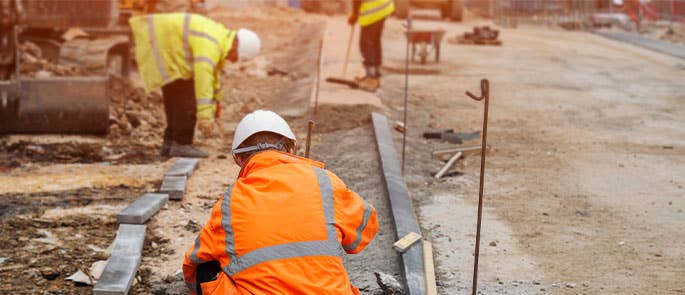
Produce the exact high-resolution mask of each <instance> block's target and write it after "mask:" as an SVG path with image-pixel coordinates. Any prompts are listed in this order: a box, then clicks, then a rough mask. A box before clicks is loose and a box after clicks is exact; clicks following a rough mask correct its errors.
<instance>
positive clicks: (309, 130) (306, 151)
mask: <svg viewBox="0 0 685 295" xmlns="http://www.w3.org/2000/svg"><path fill="white" fill-rule="evenodd" d="M313 127H314V121H312V120H309V121H308V122H307V145H306V146H305V149H304V157H305V158H309V149H310V148H311V145H312V128H313Z"/></svg>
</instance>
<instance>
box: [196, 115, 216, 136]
mask: <svg viewBox="0 0 685 295" xmlns="http://www.w3.org/2000/svg"><path fill="white" fill-rule="evenodd" d="M197 129H200V133H202V136H204V137H207V138H209V137H212V135H214V120H211V119H200V120H198V121H197Z"/></svg>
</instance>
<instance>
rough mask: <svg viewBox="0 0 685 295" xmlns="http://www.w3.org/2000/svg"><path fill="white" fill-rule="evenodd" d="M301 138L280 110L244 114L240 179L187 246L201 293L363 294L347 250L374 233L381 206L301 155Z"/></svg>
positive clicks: (191, 282)
mask: <svg viewBox="0 0 685 295" xmlns="http://www.w3.org/2000/svg"><path fill="white" fill-rule="evenodd" d="M295 143H296V141H295V135H294V134H293V132H292V131H291V130H290V127H289V126H288V123H286V122H285V120H283V118H281V117H280V116H279V115H277V114H276V113H273V112H271V111H262V110H259V111H255V112H253V113H250V114H248V115H247V116H245V117H244V118H243V119H242V120H241V121H240V123H239V124H238V126H237V128H236V131H235V135H234V138H233V145H232V151H233V158H234V160H235V162H236V164H238V165H240V167H242V169H241V170H240V174H239V175H238V179H237V180H236V181H235V183H234V184H233V186H232V187H230V188H229V189H228V190H227V191H226V193H224V194H223V195H222V196H221V197H219V200H218V202H217V203H216V204H215V205H214V207H213V208H212V211H211V216H210V219H209V220H208V221H207V223H206V224H205V226H204V227H203V228H202V231H201V232H200V234H199V236H198V237H197V239H196V240H195V244H194V245H193V246H192V247H190V248H189V249H188V251H187V252H186V254H185V261H184V262H183V274H184V276H185V281H186V284H187V285H188V287H189V288H190V290H191V292H192V293H193V294H205V295H208V294H359V290H358V289H357V288H356V287H354V286H352V284H351V283H350V281H349V278H348V276H347V271H346V270H345V267H344V266H343V256H344V255H345V253H348V254H355V253H359V252H360V251H361V250H363V249H364V248H365V247H366V246H367V245H368V244H369V242H371V240H372V239H373V237H374V236H375V235H376V233H377V232H378V221H377V219H376V209H375V208H374V207H373V206H371V204H369V203H367V202H366V201H364V200H363V199H362V198H361V197H360V196H359V195H357V194H356V193H355V192H353V191H351V190H349V189H348V188H347V187H346V186H345V184H344V183H343V181H342V180H340V179H339V178H338V177H337V176H335V174H333V173H331V172H329V171H328V170H325V169H324V168H323V166H324V165H323V163H320V162H316V161H313V160H309V159H306V158H301V157H298V156H296V155H294V152H295Z"/></svg>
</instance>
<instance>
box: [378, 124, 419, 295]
mask: <svg viewBox="0 0 685 295" xmlns="http://www.w3.org/2000/svg"><path fill="white" fill-rule="evenodd" d="M371 120H372V121H373V129H374V132H375V134H376V143H377V146H378V153H379V155H380V158H381V168H382V170H383V179H384V181H385V188H386V191H387V193H388V198H389V199H390V205H391V207H392V216H393V219H394V222H395V233H396V237H397V238H398V239H399V237H404V236H405V235H407V234H409V233H410V232H415V233H421V228H419V223H418V221H417V219H416V214H415V213H414V206H413V205H412V201H411V197H410V196H409V191H408V190H407V184H406V183H405V181H404V177H403V176H402V165H401V162H400V159H399V157H398V155H397V150H396V149H395V144H394V142H393V139H392V134H391V132H390V127H389V125H388V119H387V118H386V117H385V116H383V115H381V114H378V113H372V114H371ZM402 268H403V271H404V278H405V282H406V284H407V288H406V290H407V294H425V292H426V282H425V279H424V261H423V245H422V244H421V243H416V244H414V245H413V246H411V247H409V249H407V250H406V252H404V253H403V254H402Z"/></svg>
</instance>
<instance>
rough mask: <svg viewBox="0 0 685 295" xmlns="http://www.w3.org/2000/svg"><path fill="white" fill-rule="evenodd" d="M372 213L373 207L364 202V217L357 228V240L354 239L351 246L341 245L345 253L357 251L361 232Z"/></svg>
mask: <svg viewBox="0 0 685 295" xmlns="http://www.w3.org/2000/svg"><path fill="white" fill-rule="evenodd" d="M372 212H373V207H372V206H371V205H370V204H369V203H367V202H366V201H364V215H363V217H362V223H361V224H360V225H359V227H357V238H355V239H354V241H353V242H352V243H351V244H348V245H343V248H344V249H345V250H347V251H352V250H354V249H357V247H358V246H359V242H361V241H362V232H363V231H364V229H365V228H366V224H367V223H369V218H370V217H371V213H372Z"/></svg>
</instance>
